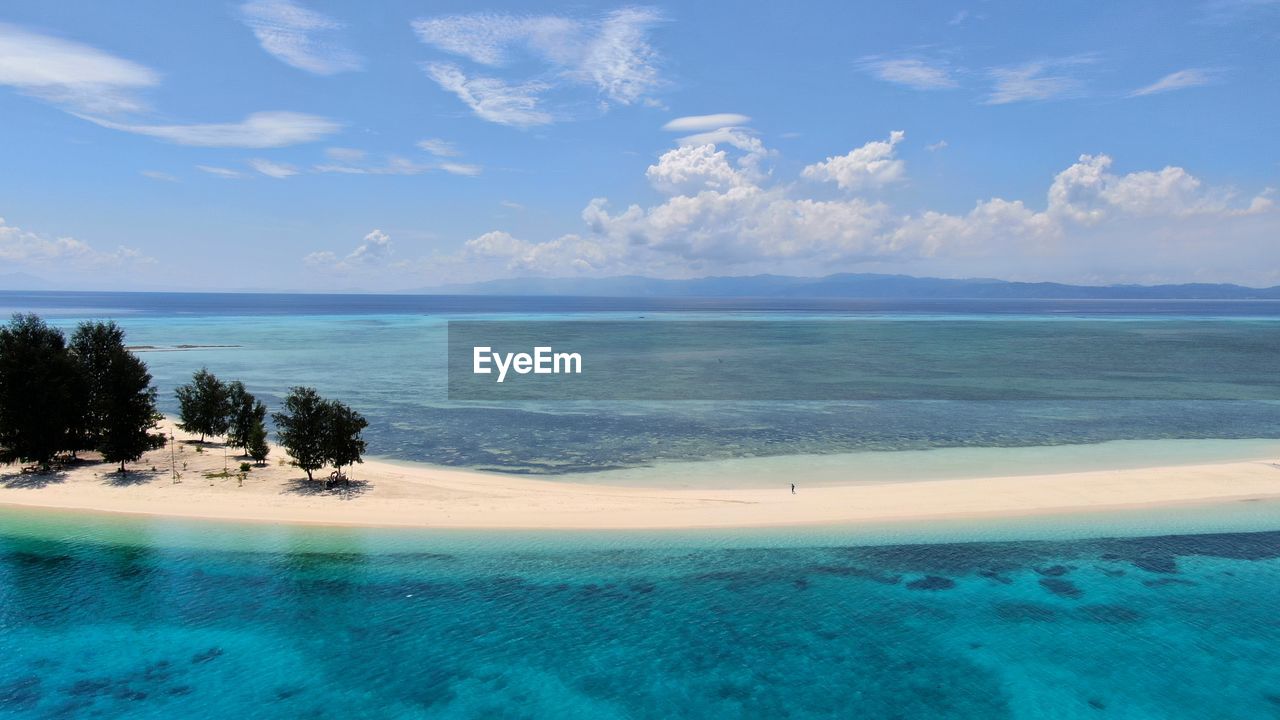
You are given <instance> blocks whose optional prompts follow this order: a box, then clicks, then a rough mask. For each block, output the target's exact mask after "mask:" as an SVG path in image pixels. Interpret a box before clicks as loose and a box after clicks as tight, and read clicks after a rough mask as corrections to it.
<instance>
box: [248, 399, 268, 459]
mask: <svg viewBox="0 0 1280 720" xmlns="http://www.w3.org/2000/svg"><path fill="white" fill-rule="evenodd" d="M264 409H265V408H264ZM246 450H247V452H248V453H249V457H251V458H253V461H254V462H255V463H257V464H258V466H259V467H261V466H262V465H264V464H266V462H267V455H269V454H270V453H271V445H269V444H268V443H267V425H266V423H265V422H264V421H263V420H258V421H257V422H256V423H254V424H253V427H252V428H250V429H249V444H248V446H247V447H246Z"/></svg>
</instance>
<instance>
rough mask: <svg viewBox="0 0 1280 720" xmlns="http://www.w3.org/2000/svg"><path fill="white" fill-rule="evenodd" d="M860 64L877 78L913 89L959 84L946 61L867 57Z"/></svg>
mask: <svg viewBox="0 0 1280 720" xmlns="http://www.w3.org/2000/svg"><path fill="white" fill-rule="evenodd" d="M859 66H860V67H861V68H862V69H863V70H864V71H865V72H867V73H869V74H870V75H872V76H873V77H875V78H876V79H877V80H882V81H884V82H888V83H893V84H895V85H904V86H906V87H909V88H911V89H913V90H949V89H951V88H955V87H958V86H959V83H957V82H956V80H955V78H954V71H953V70H952V69H951V67H950V66H948V65H947V64H946V63H943V62H939V61H934V60H924V59H922V58H913V57H906V58H885V57H879V56H871V57H865V58H863V59H862V61H861V62H860V63H859Z"/></svg>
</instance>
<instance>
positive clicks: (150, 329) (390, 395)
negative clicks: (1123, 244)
mask: <svg viewBox="0 0 1280 720" xmlns="http://www.w3.org/2000/svg"><path fill="white" fill-rule="evenodd" d="M14 311H35V312H40V313H42V314H44V315H45V316H46V317H48V318H49V319H50V320H51V321H53V322H56V323H58V324H59V325H62V326H64V327H67V328H68V329H70V328H71V327H73V326H74V324H75V323H76V322H77V321H79V320H81V319H85V318H112V319H115V320H116V321H117V322H119V323H120V324H121V325H122V326H123V327H124V328H125V329H126V331H127V333H128V342H129V343H131V344H132V345H135V346H139V347H140V353H141V355H142V357H143V359H145V360H146V362H147V364H148V365H149V367H150V368H151V371H152V373H153V374H154V376H155V380H156V385H157V386H158V388H159V390H160V405H161V408H162V409H163V410H165V411H166V412H171V413H172V412H176V409H177V407H176V401H175V399H174V396H173V388H174V387H176V386H177V385H179V384H182V383H183V382H186V381H187V380H189V378H190V375H191V373H192V372H193V371H195V370H197V369H199V368H200V367H208V368H209V369H210V370H211V371H213V372H214V373H216V374H217V375H219V376H220V377H223V378H226V379H232V378H238V379H240V380H242V381H244V382H245V383H246V385H248V387H249V389H250V390H251V391H252V392H254V393H256V394H258V395H259V396H260V397H262V398H264V399H265V400H266V401H267V404H268V405H269V406H272V407H273V409H274V407H275V406H278V404H279V401H280V399H281V398H282V396H283V394H284V393H285V392H286V391H287V389H288V388H289V387H290V386H292V385H300V384H301V385H313V386H315V387H316V388H317V389H318V390H319V391H320V393H321V394H322V395H325V396H329V397H336V398H339V399H342V400H344V401H346V402H347V403H348V404H350V405H352V406H353V407H355V408H356V409H358V410H360V411H361V412H362V413H364V414H365V415H366V416H367V417H368V418H369V421H370V425H369V428H368V430H367V438H368V441H369V449H370V452H371V454H373V455H378V456H383V457H387V458H393V459H398V460H407V461H418V462H427V463H433V464H438V465H450V466H459V467H467V468H475V469H484V470H494V471H502V472H515V473H529V474H540V475H558V476H566V477H565V479H570V480H572V479H575V478H577V477H579V476H581V474H583V473H600V472H605V471H624V472H627V473H631V476H635V475H636V473H639V474H640V475H643V476H644V478H645V479H646V480H647V481H649V482H657V483H663V482H670V483H672V484H680V483H686V482H689V481H690V480H689V479H688V478H691V477H697V476H699V475H700V474H702V475H705V468H706V465H705V463H708V462H719V461H743V460H754V459H760V460H761V461H762V462H761V464H760V466H759V467H761V468H767V467H775V466H776V464H775V465H771V464H770V463H769V461H770V460H771V459H773V460H777V459H779V458H790V459H791V460H790V462H791V463H792V464H791V467H792V468H798V467H803V466H802V465H801V463H805V462H807V460H806V459H812V460H814V461H815V462H814V463H813V467H814V468H815V476H817V475H821V474H820V473H817V472H816V470H818V469H819V466H821V465H823V459H824V458H825V459H831V458H838V461H839V464H840V466H842V467H845V468H848V469H849V472H848V473H846V474H845V476H844V477H843V478H841V477H836V478H828V476H827V475H821V477H820V478H819V479H818V481H826V480H827V479H830V480H834V481H845V482H848V481H856V480H858V479H859V478H862V477H864V474H860V472H859V469H860V468H862V467H864V466H865V467H866V468H867V471H868V472H883V471H884V468H885V466H886V463H888V464H890V465H895V464H896V465H897V467H898V469H899V470H900V471H901V472H902V473H903V474H904V476H907V475H909V476H913V477H919V476H921V468H936V474H940V475H948V474H972V473H973V472H974V470H975V468H981V467H984V466H992V467H997V466H1000V465H1001V464H1002V462H1004V461H1002V460H1001V457H1002V456H1003V454H1002V453H1000V452H983V451H988V450H993V451H998V450H1003V449H1007V448H1057V449H1058V450H1057V451H1054V452H1050V453H1048V454H1044V455H1038V454H1036V456H1038V457H1042V458H1056V459H1061V460H1062V464H1061V465H1060V466H1059V467H1061V469H1073V468H1075V467H1077V466H1081V467H1095V466H1099V464H1100V463H1101V464H1103V465H1104V466H1105V462H1108V460H1107V458H1111V459H1114V458H1116V457H1117V456H1119V455H1122V454H1123V453H1121V452H1119V451H1117V449H1116V448H1114V447H1107V444H1108V443H1112V442H1116V441H1122V442H1126V443H1127V444H1122V445H1121V446H1120V448H1122V449H1126V450H1132V451H1136V452H1140V453H1142V454H1146V453H1148V452H1149V451H1151V450H1152V446H1150V445H1146V444H1144V441H1157V440H1182V441H1187V442H1184V443H1182V444H1181V445H1180V446H1177V445H1167V446H1166V447H1169V448H1176V449H1171V450H1169V456H1170V457H1171V458H1172V459H1173V460H1174V461H1176V462H1194V461H1195V460H1196V459H1197V457H1203V458H1204V459H1207V460H1216V459H1222V458H1225V457H1230V456H1232V455H1233V454H1235V456H1236V457H1240V456H1241V455H1239V454H1238V453H1240V452H1246V455H1245V456H1248V457H1254V456H1265V455H1267V454H1270V453H1271V452H1273V451H1280V444H1273V445H1269V446H1266V447H1250V444H1251V443H1252V445H1254V446H1257V445H1258V444H1259V443H1260V442H1262V441H1267V440H1274V439H1275V438H1277V437H1280V402H1278V400H1280V302H1269V301H1257V302H1253V301H1241V302H1230V301H1098V300H1074V301H1065V300H1064V301H1058V300H1045V301H1021V300H1020V301H949V300H948V301H942V300H921V301H897V302H888V301H865V300H818V301H805V300H752V299H745V300H715V299H700V298H693V299H680V300H661V299H611V298H488V297H430V296H393V295H239V294H222V295H219V294H182V293H0V312H5V313H7V312H14ZM460 319H466V320H504V321H507V322H508V323H510V322H511V321H520V320H538V321H548V320H550V321H560V322H567V321H581V320H591V321H596V322H599V321H610V322H634V323H641V322H644V323H655V322H661V321H664V320H668V321H682V322H708V321H711V322H717V323H720V324H721V325H723V324H724V322H725V321H735V320H751V321H759V322H768V323H775V324H777V326H778V327H779V328H780V330H781V332H783V333H784V334H785V332H786V329H787V328H793V327H799V326H803V327H804V328H806V337H805V342H807V343H810V344H811V346H812V347H813V348H817V349H816V350H807V351H806V352H803V353H797V354H796V355H795V361H796V362H797V371H796V375H795V376H796V377H800V374H799V373H801V372H802V371H804V372H808V371H809V368H808V367H807V366H804V365H805V364H804V362H803V361H804V360H805V359H806V358H812V357H813V356H814V355H815V354H816V353H817V352H818V351H819V350H821V351H824V352H827V353H828V354H831V355H832V356H833V357H838V352H840V351H841V350H842V348H844V345H843V344H842V343H846V342H850V341H848V340H847V339H846V338H847V337H848V331H849V329H850V328H855V329H856V328H865V327H875V328H883V329H884V332H883V333H879V334H880V335H884V334H886V333H887V334H888V337H887V339H884V338H879V340H878V341H879V342H880V343H881V345H880V346H878V347H880V348H882V349H884V351H883V352H877V353H866V352H864V353H863V356H864V357H866V356H870V357H872V358H873V359H876V360H877V361H878V363H879V365H881V366H883V368H888V370H889V371H891V372H892V374H893V378H889V377H887V376H886V371H885V370H884V369H882V368H875V369H873V372H876V373H880V374H873V375H867V376H864V377H863V378H862V381H863V385H864V386H866V387H871V388H874V387H876V383H877V382H882V383H883V385H884V386H886V387H888V386H889V383H890V380H893V381H894V382H895V383H898V384H899V385H900V384H901V381H902V379H903V378H907V379H912V378H935V377H937V376H939V375H944V374H945V372H940V371H939V367H940V366H941V367H942V369H943V370H944V371H945V366H946V363H947V362H948V361H949V359H950V358H956V362H960V358H959V357H958V353H959V352H960V351H963V350H964V349H965V348H966V347H973V346H975V345H976V346H982V345H984V344H990V345H993V346H994V345H995V344H996V343H1006V344H1007V343H1008V339H1009V338H1014V339H1015V340H1018V339H1022V338H1033V339H1034V338H1037V337H1039V338H1044V339H1045V341H1046V342H1050V341H1056V342H1058V344H1057V345H1055V346H1054V347H1055V350H1054V354H1053V355H1052V356H1048V357H1046V356H1045V355H1044V354H1041V355H1040V356H1038V357H1037V358H1034V362H1035V363H1036V364H1035V366H1034V367H1029V363H1031V362H1032V360H1033V359H1032V358H1031V357H1030V355H1029V354H1028V353H1026V352H1018V351H1016V350H1017V348H1018V347H1023V348H1026V347H1034V343H1031V344H1030V345H1029V344H1028V342H1027V341H1025V340H1022V345H1021V346H1018V345H1011V346H1010V348H1011V350H1010V352H1007V353H1001V354H998V355H996V356H995V357H994V358H993V359H992V361H991V362H986V359H983V361H982V365H981V367H980V368H978V369H977V370H976V371H972V372H970V371H969V370H967V371H966V375H969V374H971V375H974V376H975V377H978V378H979V379H980V380H981V382H982V383H983V384H982V385H980V386H977V387H975V388H973V390H974V393H976V394H974V393H970V394H969V395H968V396H965V395H957V394H955V393H948V392H936V391H932V390H929V389H927V388H926V389H924V390H921V389H915V388H911V387H908V388H907V389H906V390H905V391H904V392H905V394H903V393H902V392H899V393H898V394H893V395H888V396H887V398H876V397H868V396H865V395H866V393H864V396H859V397H858V398H856V399H852V400H840V401H821V400H816V401H815V400H812V399H810V400H803V401H796V400H785V399H783V400H770V401H767V402H753V401H751V400H743V399H740V398H739V399H735V400H731V401H726V400H718V401H717V400H701V401H692V400H663V401H652V400H651V401H587V400H564V401H519V400H516V401H484V402H481V401H457V400H455V401H451V400H450V399H449V396H448V378H447V370H448V365H447V362H446V360H447V358H446V338H447V327H448V322H449V321H450V320H460ZM823 327H828V328H830V331H829V332H828V333H827V334H826V336H825V337H823V336H821V335H818V336H816V337H815V333H814V332H813V328H819V331H818V332H819V333H820V332H821V330H820V329H821V328H823ZM878 332H879V331H878ZM1062 338H1067V340H1069V341H1070V342H1063V341H1062V340H1061V339H1062ZM961 343H963V344H961ZM1153 343H1156V344H1154V345H1153ZM859 347H861V346H859ZM1059 348H1060V349H1059ZM1153 348H1154V350H1153ZM857 349H858V347H852V348H850V352H854V351H856V350H857ZM1162 350H1167V356H1168V357H1176V358H1178V359H1179V362H1178V363H1173V364H1170V363H1166V364H1165V365H1164V366H1159V365H1152V363H1150V362H1147V363H1144V364H1142V365H1140V366H1137V367H1122V366H1121V365H1119V364H1117V365H1116V367H1115V368H1114V369H1113V371H1111V372H1106V369H1107V368H1108V367H1109V366H1108V365H1107V362H1108V360H1109V358H1115V362H1116V363H1120V362H1121V361H1122V360H1123V359H1124V358H1126V357H1129V356H1135V355H1134V353H1138V352H1139V351H1141V353H1147V355H1148V356H1149V355H1150V354H1151V353H1152V352H1155V353H1156V355H1155V357H1159V356H1160V355H1159V353H1160V352H1161V351H1162ZM833 351H834V352H833ZM1129 351H1132V352H1129ZM1127 352H1128V355H1126V353H1127ZM1141 353H1139V354H1138V355H1136V356H1137V357H1146V356H1143V355H1141ZM1148 365H1151V366H1150V367H1148ZM802 366H803V367H802ZM968 367H969V368H972V363H970V366H968ZM1098 368H1102V369H1103V371H1102V372H1100V371H1099V370H1098ZM979 371H980V372H979ZM1103 374H1106V378H1105V382H1106V383H1107V384H1106V388H1107V389H1106V391H1105V393H1103V394H1102V395H1098V394H1097V393H1095V392H1092V384H1096V382H1097V381H1098V380H1099V378H1100V377H1101V376H1102V375H1103ZM779 375H780V376H781V377H783V378H784V382H785V377H786V373H785V371H783V372H781V373H779ZM1015 377H1016V378H1019V379H1021V380H1027V381H1028V382H1047V381H1048V380H1049V379H1051V380H1052V381H1053V382H1055V383H1057V382H1060V381H1066V382H1068V383H1069V387H1070V388H1072V390H1070V391H1068V392H1065V393H1062V392H1050V393H1040V394H1037V393H1035V392H1024V393H1022V394H1018V393H1017V392H1015V393H1013V394H1010V395H1008V397H1009V398H1011V399H1000V398H1003V397H1005V396H1004V395H1001V392H1003V390H1004V389H1005V388H1006V387H1012V386H1013V383H1012V379H1014V378H1015ZM962 379H963V378H962ZM1028 379H1029V380H1028ZM942 380H943V381H946V382H950V381H951V379H950V378H942ZM639 382H641V383H642V382H643V378H642V379H641V380H640V381H639ZM1056 387H1057V386H1056V385H1055V386H1054V388H1056ZM780 393H781V397H784V398H785V388H782V389H778V388H773V392H772V394H771V395H770V396H771V397H779V396H780V395H779V394H780ZM975 397H976V398H978V399H973V398H975ZM992 398H995V399H992ZM1242 440H1243V441H1251V443H1250V442H1246V443H1244V444H1242V445H1240V446H1239V447H1240V448H1247V450H1240V449H1232V448H1230V446H1231V445H1232V444H1233V443H1234V441H1242ZM1134 441H1136V442H1134ZM1224 443H1225V444H1224ZM919 451H940V452H935V453H934V454H932V455H929V454H927V453H926V456H927V458H928V459H927V460H923V461H922V457H925V456H922V455H920V452H919ZM1161 454H1163V453H1161ZM1146 459H1147V458H1144V461H1145V460H1146ZM1122 462H1124V461H1122ZM1005 464H1007V463H1005ZM1147 464H1149V463H1147ZM1039 466H1040V467H1045V466H1046V464H1045V463H1044V462H1041V463H1040V464H1039ZM827 468H828V470H829V469H830V463H827ZM739 470H740V471H741V473H740V474H741V475H742V476H743V477H757V476H758V475H759V473H756V472H752V470H751V467H750V466H747V467H741V468H739ZM591 477H595V476H591Z"/></svg>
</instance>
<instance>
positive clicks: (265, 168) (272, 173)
mask: <svg viewBox="0 0 1280 720" xmlns="http://www.w3.org/2000/svg"><path fill="white" fill-rule="evenodd" d="M249 167H251V168H253V169H254V170H257V171H258V172H259V173H261V174H263V175H266V176H267V177H272V178H275V179H277V180H283V179H285V178H288V177H293V176H294V175H297V174H298V169H297V168H295V167H294V166H292V165H289V164H287V163H278V162H273V161H271V160H263V159H262V158H253V159H252V160H250V161H249Z"/></svg>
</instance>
